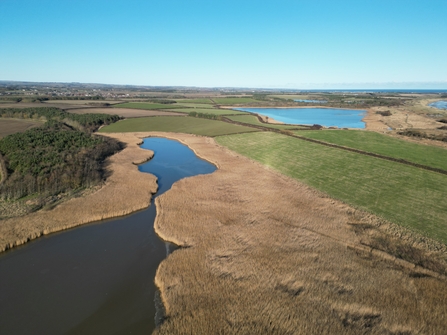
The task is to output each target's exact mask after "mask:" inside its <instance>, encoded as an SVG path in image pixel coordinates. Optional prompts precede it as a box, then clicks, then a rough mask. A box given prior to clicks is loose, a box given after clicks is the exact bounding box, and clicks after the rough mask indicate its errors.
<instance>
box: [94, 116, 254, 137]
mask: <svg viewBox="0 0 447 335" xmlns="http://www.w3.org/2000/svg"><path fill="white" fill-rule="evenodd" d="M142 131H143V132H146V131H166V132H176V133H186V134H195V135H203V136H218V135H225V134H237V133H244V132H253V131H257V130H256V129H253V128H249V127H244V126H238V125H234V124H230V123H226V122H222V121H215V120H208V119H201V118H195V117H169V116H156V117H148V118H139V119H128V120H123V121H119V122H116V123H114V124H111V125H109V126H107V127H104V128H101V130H100V132H103V133H114V132H142Z"/></svg>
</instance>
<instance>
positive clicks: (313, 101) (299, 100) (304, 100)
mask: <svg viewBox="0 0 447 335" xmlns="http://www.w3.org/2000/svg"><path fill="white" fill-rule="evenodd" d="M293 101H296V102H309V103H314V104H318V103H321V104H325V103H327V101H325V100H308V99H296V100H293Z"/></svg>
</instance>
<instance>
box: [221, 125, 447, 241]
mask: <svg viewBox="0 0 447 335" xmlns="http://www.w3.org/2000/svg"><path fill="white" fill-rule="evenodd" d="M216 140H217V142H218V143H219V144H221V145H224V146H227V147H228V148H230V149H231V150H234V151H236V152H238V153H240V154H242V155H245V156H247V157H249V158H252V159H254V160H256V161H259V162H260V163H262V164H265V165H266V166H269V167H271V168H273V169H275V170H278V171H279V172H281V173H283V174H285V175H287V176H290V177H292V178H295V179H298V180H301V181H303V182H305V183H307V184H308V185H310V186H312V187H315V188H317V189H318V190H320V191H323V192H325V193H327V194H328V195H330V196H331V197H334V198H337V199H340V200H342V201H344V202H346V203H348V204H351V205H353V206H354V207H357V208H361V209H364V210H367V211H369V212H372V213H374V214H377V215H379V216H382V217H383V218H385V219H387V220H389V221H391V222H394V223H398V224H401V225H403V226H405V227H407V228H410V229H413V230H416V231H418V232H419V233H422V234H424V235H426V236H429V237H431V238H434V239H437V240H439V241H441V242H443V243H447V225H446V221H445V218H446V217H447V205H446V203H445V201H443V199H446V197H447V176H444V175H441V174H439V173H435V172H430V171H426V170H423V169H419V168H415V167H412V166H406V165H403V164H399V163H395V162H390V161H385V160H382V159H378V158H374V157H369V156H365V155H360V154H356V153H353V152H348V151H344V150H340V149H336V148H330V147H325V146H322V145H319V144H315V143H309V142H305V141H300V140H297V139H293V138H290V137H287V136H284V135H281V134H276V133H267V132H262V133H254V134H240V135H232V136H223V137H218V138H217V139H216Z"/></svg>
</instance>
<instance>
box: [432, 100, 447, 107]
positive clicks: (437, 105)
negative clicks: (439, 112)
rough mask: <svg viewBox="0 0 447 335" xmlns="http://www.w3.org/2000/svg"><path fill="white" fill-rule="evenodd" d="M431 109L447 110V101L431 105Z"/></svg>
mask: <svg viewBox="0 0 447 335" xmlns="http://www.w3.org/2000/svg"><path fill="white" fill-rule="evenodd" d="M429 106H431V107H435V108H438V109H447V101H436V102H432V103H431V104H429Z"/></svg>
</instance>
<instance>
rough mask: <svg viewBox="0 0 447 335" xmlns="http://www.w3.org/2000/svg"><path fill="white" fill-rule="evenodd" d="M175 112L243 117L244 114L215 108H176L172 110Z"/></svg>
mask: <svg viewBox="0 0 447 335" xmlns="http://www.w3.org/2000/svg"><path fill="white" fill-rule="evenodd" d="M174 110H175V111H176V112H182V113H191V112H196V113H204V114H212V115H234V114H238V115H245V114H247V113H246V112H240V111H234V110H231V109H217V108H176V109H174Z"/></svg>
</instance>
